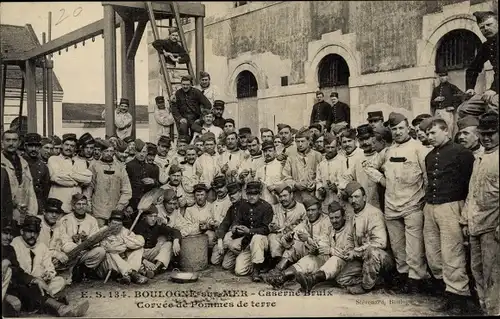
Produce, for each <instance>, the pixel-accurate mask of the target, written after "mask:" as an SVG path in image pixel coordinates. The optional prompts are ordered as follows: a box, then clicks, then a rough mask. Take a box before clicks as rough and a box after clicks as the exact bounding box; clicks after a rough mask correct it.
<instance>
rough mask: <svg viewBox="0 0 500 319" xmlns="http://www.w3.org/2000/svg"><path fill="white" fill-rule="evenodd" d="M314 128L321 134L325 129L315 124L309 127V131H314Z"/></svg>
mask: <svg viewBox="0 0 500 319" xmlns="http://www.w3.org/2000/svg"><path fill="white" fill-rule="evenodd" d="M312 128H315V129H317V130H318V131H320V132H321V131H323V127H322V126H321V124H319V123H314V124H311V125H309V129H312Z"/></svg>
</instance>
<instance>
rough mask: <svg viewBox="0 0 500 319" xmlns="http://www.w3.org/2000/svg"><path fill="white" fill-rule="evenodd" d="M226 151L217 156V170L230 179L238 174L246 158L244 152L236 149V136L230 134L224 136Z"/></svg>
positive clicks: (233, 133)
mask: <svg viewBox="0 0 500 319" xmlns="http://www.w3.org/2000/svg"><path fill="white" fill-rule="evenodd" d="M226 147H227V151H226V152H224V153H223V154H221V155H220V156H219V159H218V165H219V169H220V171H221V172H222V173H223V174H226V177H231V176H233V175H234V174H237V173H238V170H239V169H240V167H241V164H242V163H243V161H244V160H245V158H247V157H248V155H247V153H245V151H243V150H241V149H239V148H238V134H237V133H236V132H231V133H228V134H226Z"/></svg>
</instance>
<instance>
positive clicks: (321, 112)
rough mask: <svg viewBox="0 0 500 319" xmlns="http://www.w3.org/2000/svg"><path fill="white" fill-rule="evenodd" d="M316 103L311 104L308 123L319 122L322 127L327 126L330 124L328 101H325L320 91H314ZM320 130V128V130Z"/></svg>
mask: <svg viewBox="0 0 500 319" xmlns="http://www.w3.org/2000/svg"><path fill="white" fill-rule="evenodd" d="M316 100H317V102H316V104H314V105H313V108H312V112H311V120H310V121H309V125H313V124H314V123H320V124H321V125H322V126H323V128H329V127H330V124H331V118H330V108H331V105H330V103H328V102H326V101H325V95H324V93H323V92H321V91H317V92H316ZM321 131H322V130H321Z"/></svg>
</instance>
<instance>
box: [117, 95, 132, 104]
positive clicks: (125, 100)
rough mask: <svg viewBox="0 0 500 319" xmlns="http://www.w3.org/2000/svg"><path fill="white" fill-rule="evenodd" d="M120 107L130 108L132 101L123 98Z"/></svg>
mask: <svg viewBox="0 0 500 319" xmlns="http://www.w3.org/2000/svg"><path fill="white" fill-rule="evenodd" d="M118 105H126V106H129V105H130V101H129V100H128V99H126V98H123V97H122V98H121V99H120V103H119V104H118Z"/></svg>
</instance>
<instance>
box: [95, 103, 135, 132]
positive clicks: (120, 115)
mask: <svg viewBox="0 0 500 319" xmlns="http://www.w3.org/2000/svg"><path fill="white" fill-rule="evenodd" d="M129 105H130V104H129V100H128V99H125V98H121V99H120V103H119V104H118V106H117V107H116V109H115V127H116V135H117V136H118V138H120V139H122V140H123V139H124V138H126V137H129V136H130V135H131V134H132V121H133V119H132V115H131V114H130V113H129V110H128V108H129ZM101 117H102V118H103V119H106V109H104V110H103V111H102V114H101Z"/></svg>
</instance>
